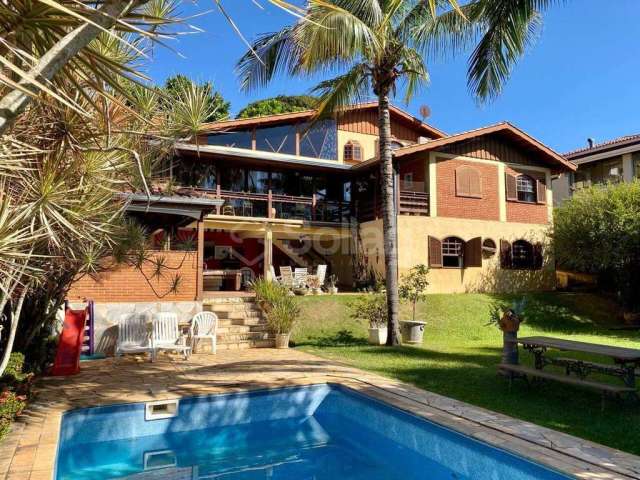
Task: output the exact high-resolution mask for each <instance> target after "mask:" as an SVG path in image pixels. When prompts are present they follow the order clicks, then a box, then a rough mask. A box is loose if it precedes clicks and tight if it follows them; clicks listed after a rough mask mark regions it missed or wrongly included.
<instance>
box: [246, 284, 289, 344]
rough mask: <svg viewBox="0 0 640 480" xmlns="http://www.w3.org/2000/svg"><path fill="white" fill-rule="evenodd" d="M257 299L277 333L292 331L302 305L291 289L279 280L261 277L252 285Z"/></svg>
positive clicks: (270, 327)
mask: <svg viewBox="0 0 640 480" xmlns="http://www.w3.org/2000/svg"><path fill="white" fill-rule="evenodd" d="M251 287H252V290H253V291H254V292H255V293H256V300H257V302H258V305H260V308H262V310H263V311H264V313H265V314H266V316H267V323H268V325H269V329H270V330H271V331H272V332H273V333H276V334H283V333H290V332H291V330H292V329H293V325H294V324H295V322H296V320H297V318H298V316H299V315H300V307H299V306H298V303H297V301H296V299H295V297H293V296H291V295H290V294H289V289H287V288H286V287H284V286H282V285H280V284H279V283H277V282H269V281H267V280H264V279H262V278H259V279H258V280H256V281H255V282H253V284H252V285H251Z"/></svg>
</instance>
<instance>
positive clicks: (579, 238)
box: [552, 181, 640, 311]
mask: <svg viewBox="0 0 640 480" xmlns="http://www.w3.org/2000/svg"><path fill="white" fill-rule="evenodd" d="M552 240H553V246H554V252H555V256H556V260H557V262H558V263H559V264H560V265H563V266H565V267H566V268H570V269H574V270H577V271H579V272H586V273H594V274H597V275H598V276H599V277H600V278H599V280H600V281H601V282H602V283H603V284H604V285H606V286H607V287H608V288H610V289H612V290H614V291H616V292H617V294H618V296H619V299H620V301H621V302H622V304H623V306H624V307H625V308H627V309H630V310H635V311H640V297H639V296H638V291H639V289H640V182H638V181H635V182H632V183H620V184H609V185H605V186H593V187H591V188H587V189H584V190H580V191H579V192H576V193H575V194H574V195H573V196H572V197H571V198H569V199H567V200H565V201H564V202H563V203H562V204H561V205H560V206H559V207H558V208H556V210H555V213H554V222H553V234H552Z"/></svg>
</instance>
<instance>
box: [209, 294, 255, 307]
mask: <svg viewBox="0 0 640 480" xmlns="http://www.w3.org/2000/svg"><path fill="white" fill-rule="evenodd" d="M255 301H256V297H255V295H253V296H247V297H212V298H205V299H204V300H202V304H203V305H228V304H233V305H242V304H245V303H255Z"/></svg>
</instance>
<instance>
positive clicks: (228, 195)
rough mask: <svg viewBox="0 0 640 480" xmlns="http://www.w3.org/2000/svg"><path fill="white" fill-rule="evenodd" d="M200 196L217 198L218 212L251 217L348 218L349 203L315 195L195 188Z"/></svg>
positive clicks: (335, 221)
mask: <svg viewBox="0 0 640 480" xmlns="http://www.w3.org/2000/svg"><path fill="white" fill-rule="evenodd" d="M195 190H196V191H197V192H199V193H201V194H202V195H204V196H208V197H212V198H221V199H223V200H224V204H223V205H222V206H221V207H220V208H219V211H218V213H219V214H221V215H230V216H238V217H254V218H256V217H257V218H283V219H291V220H304V221H307V222H313V223H327V224H347V223H349V222H350V219H351V203H350V202H340V201H333V200H326V199H324V198H320V197H318V196H317V195H313V196H311V197H300V196H292V195H277V194H274V193H272V192H271V191H269V192H268V193H247V192H235V191H231V190H221V189H220V188H218V189H216V190H208V189H200V188H198V189H195Z"/></svg>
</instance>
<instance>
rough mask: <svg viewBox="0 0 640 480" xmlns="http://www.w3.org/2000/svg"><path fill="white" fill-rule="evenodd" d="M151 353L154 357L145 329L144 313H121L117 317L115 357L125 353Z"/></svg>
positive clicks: (152, 357)
mask: <svg viewBox="0 0 640 480" xmlns="http://www.w3.org/2000/svg"><path fill="white" fill-rule="evenodd" d="M146 352H149V353H150V354H151V360H152V361H153V359H154V352H153V346H152V345H151V335H150V332H149V331H148V330H147V319H146V318H145V317H144V315H140V314H135V313H123V314H121V315H120V317H119V318H118V341H117V342H116V357H119V356H121V355H124V354H125V353H146Z"/></svg>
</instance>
